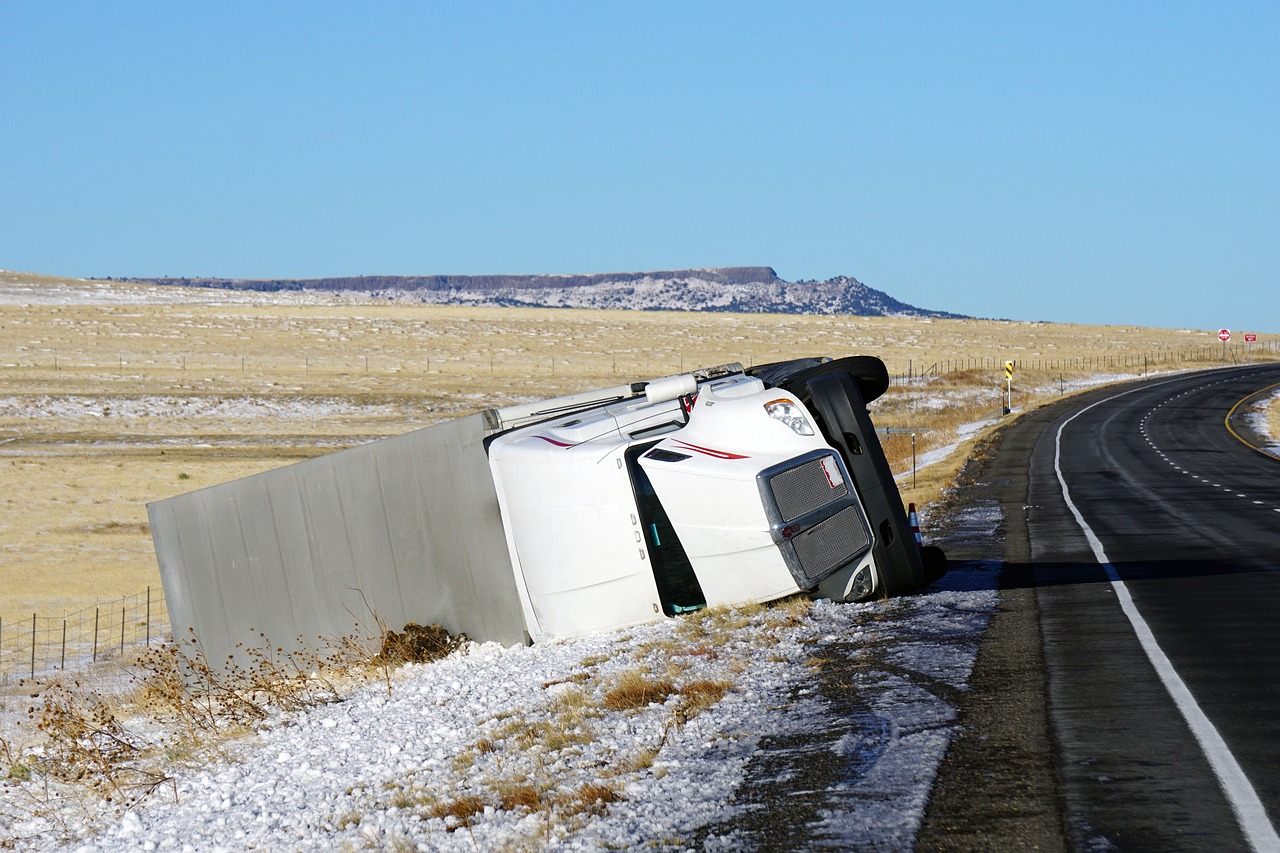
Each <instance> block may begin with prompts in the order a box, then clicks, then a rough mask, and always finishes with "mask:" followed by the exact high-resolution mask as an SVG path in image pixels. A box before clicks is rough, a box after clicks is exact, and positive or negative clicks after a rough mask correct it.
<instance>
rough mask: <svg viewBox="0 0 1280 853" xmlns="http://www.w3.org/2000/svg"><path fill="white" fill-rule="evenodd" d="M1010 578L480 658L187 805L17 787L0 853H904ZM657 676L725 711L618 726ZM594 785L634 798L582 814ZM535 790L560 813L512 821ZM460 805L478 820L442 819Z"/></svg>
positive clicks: (253, 746)
mask: <svg viewBox="0 0 1280 853" xmlns="http://www.w3.org/2000/svg"><path fill="white" fill-rule="evenodd" d="M992 512H995V513H997V514H998V509H993V508H974V509H973V510H971V513H976V514H977V515H976V516H975V518H974V519H973V523H972V524H971V525H970V526H971V527H972V529H974V530H984V531H989V530H990V529H991V526H992V524H993V523H994V522H993V521H992V520H991V519H990V518H988V517H987V516H988V515H989V514H990V513H992ZM977 516H982V517H977ZM944 544H945V543H944ZM993 572H994V569H993V568H992V567H989V566H980V565H961V566H960V567H958V568H957V569H956V570H954V571H953V572H952V573H951V574H949V575H948V576H947V577H946V578H944V580H943V581H942V582H941V583H940V584H938V585H937V586H935V587H933V588H931V589H930V590H929V591H927V592H925V593H924V594H921V595H918V596H912V597H906V598H898V599H892V600H889V601H883V602H875V603H871V604H862V605H848V604H832V603H829V602H818V603H816V604H814V605H813V606H812V607H811V608H810V609H809V610H808V612H807V613H805V612H803V611H801V612H800V613H799V615H797V614H796V611H795V610H794V609H786V608H768V609H763V610H755V611H745V612H743V613H742V614H741V620H742V621H743V622H746V624H744V625H741V626H730V627H728V628H726V629H724V630H723V631H721V632H717V631H710V630H704V629H702V628H699V627H698V626H699V625H700V624H701V625H708V624H715V618H717V617H713V616H709V615H704V616H699V617H697V620H703V621H701V622H699V621H696V620H693V621H691V620H688V619H684V620H670V621H664V622H662V623H658V624H654V625H647V626H642V627H639V628H634V629H630V630H626V631H622V632H618V633H613V634H608V635H604V636H594V637H584V638H579V639H574V640H568V641H560V642H553V643H548V644H544V645H537V646H531V647H523V646H518V647H512V648H503V647H501V646H499V645H497V644H493V643H486V644H483V645H478V644H470V645H468V646H466V647H465V648H464V649H463V650H462V651H460V652H458V653H455V654H454V655H452V656H451V657H449V658H447V659H445V660H443V661H440V662H437V663H433V664H419V665H408V666H405V667H403V668H401V669H400V670H398V671H397V672H395V674H394V677H393V679H392V684H391V687H390V689H389V690H388V687H387V685H386V683H385V682H375V683H370V684H368V685H366V686H364V687H363V688H360V689H358V690H356V691H354V692H353V693H351V694H350V695H349V696H348V697H347V698H345V699H344V701H340V702H337V703H334V704H330V705H323V706H320V707H316V708H314V709H311V710H309V711H307V712H303V713H297V714H293V715H289V714H276V715H275V716H273V717H272V719H271V720H270V722H269V723H268V724H267V725H264V726H262V727H260V729H259V730H258V731H257V732H255V733H253V734H251V735H248V736H246V737H244V738H242V739H241V740H240V741H238V742H235V743H234V744H233V745H232V746H231V747H230V748H229V750H228V751H227V752H228V754H227V755H225V756H224V757H223V758H221V759H218V760H216V761H215V762H214V763H212V764H209V765H206V766H186V765H184V764H182V763H181V762H180V761H179V762H174V763H173V764H171V765H169V766H167V767H166V768H165V771H166V772H167V773H169V774H171V775H173V776H174V777H175V781H174V783H173V787H172V788H170V786H168V785H166V786H163V787H161V788H160V789H159V790H157V791H156V792H155V793H154V794H152V795H151V796H150V797H149V798H147V799H145V800H143V801H142V802H141V803H140V804H138V805H136V806H135V807H133V808H130V809H128V810H125V811H119V810H115V811H113V810H112V809H111V808H110V807H107V806H103V805H101V804H97V805H87V804H86V802H85V800H84V796H85V795H84V794H83V793H82V794H80V795H79V796H73V795H71V794H70V793H69V792H68V791H67V790H66V789H65V788H60V787H58V786H56V785H55V786H53V787H50V788H47V789H46V788H44V787H42V786H43V785H44V782H43V780H40V779H39V778H38V777H33V778H32V779H31V780H28V781H25V782H23V781H19V780H17V779H15V778H10V779H8V780H7V781H4V782H0V784H2V785H7V787H4V788H0V847H3V846H4V844H5V841H9V842H10V843H12V844H14V845H16V846H17V847H19V848H21V849H28V850H35V851H49V850H81V851H119V850H199V851H223V850H225V851H231V850H247V849H269V850H300V851H305V850H344V849H346V850H363V849H378V850H382V849H404V850H415V849H416V850H444V851H448V850H460V851H461V850H466V851H473V850H476V849H481V850H495V849H530V848H531V849H549V850H603V849H633V848H636V847H640V846H645V847H646V848H647V849H655V850H684V849H686V848H689V847H699V848H701V849H707V850H717V849H724V850H739V849H758V848H759V846H760V845H761V844H763V843H765V838H766V837H767V836H766V835H765V834H762V833H760V832H758V831H757V828H758V827H761V826H766V825H767V826H770V827H775V828H776V826H777V824H778V823H779V822H782V823H783V824H785V825H792V826H794V831H792V832H790V840H789V841H788V845H789V849H806V848H808V849H820V848H822V849H829V848H830V847H831V846H832V845H835V846H837V847H839V848H841V849H874V850H908V849H910V848H911V846H912V840H913V839H914V836H915V833H916V830H917V829H918V827H919V824H920V820H921V817H922V814H923V809H924V805H925V802H926V801H927V798H928V793H929V790H930V788H931V786H932V782H933V778H934V775H935V773H936V770H937V767H938V764H939V763H940V761H941V759H942V756H943V754H944V752H945V750H946V747H947V744H948V742H949V740H950V737H951V733H952V731H953V729H954V726H955V724H956V722H955V721H956V711H955V708H954V706H953V705H952V704H951V702H950V701H948V697H951V696H953V695H954V693H955V691H957V690H961V691H962V690H963V689H964V685H965V682H966V681H967V679H968V676H969V672H970V670H971V668H972V665H973V659H974V656H975V655H976V650H977V644H978V638H979V637H980V635H981V632H982V631H983V629H984V628H985V625H986V622H987V620H988V618H989V615H990V613H991V611H992V609H993V607H994V606H995V599H996V593H995V586H996V584H995V580H994V576H993ZM718 618H719V619H721V620H722V621H723V620H726V619H729V618H730V617H729V616H725V615H723V614H722V615H720V616H719V617H718ZM641 671H647V672H648V673H650V675H651V677H658V676H660V675H662V674H663V673H667V672H674V673H675V674H674V675H673V676H670V677H672V678H673V681H674V686H675V687H676V688H677V689H678V688H681V687H685V686H689V685H696V684H698V683H707V682H711V683H716V682H722V683H724V684H726V685H727V686H728V692H727V693H725V695H724V696H723V698H722V699H720V700H719V701H718V702H716V703H714V704H713V705H712V706H711V707H710V708H709V710H706V711H703V712H702V713H700V714H699V713H693V712H690V711H689V706H688V704H687V701H686V700H685V699H682V698H681V696H680V695H679V694H672V695H671V696H669V697H667V698H666V699H665V701H662V702H661V703H659V704H652V705H649V706H646V707H644V708H639V709H633V710H620V711H610V710H606V708H605V703H604V697H605V695H606V694H607V692H608V691H609V690H610V689H611V688H612V687H614V686H616V685H618V684H619V683H620V682H621V681H622V680H623V679H624V678H625V677H626V676H627V674H628V673H636V672H641ZM819 766H821V767H827V768H828V772H826V775H825V776H821V777H820V778H817V779H816V780H815V778H814V777H813V769H814V768H815V767H819ZM594 783H603V784H605V785H607V786H610V787H611V788H613V789H615V790H616V791H617V792H618V794H619V795H620V796H619V798H618V800H617V801H616V802H612V803H604V802H597V803H594V804H584V803H582V802H581V799H582V797H583V792H584V791H587V792H594V791H595V790H596V789H594V788H590V787H588V786H589V785H591V784H594ZM527 785H534V786H537V787H539V788H544V789H545V790H544V792H543V801H542V802H543V803H544V804H546V803H553V805H545V806H544V807H542V808H538V809H533V810H530V809H529V808H522V807H517V806H514V805H511V804H510V803H508V804H507V805H508V807H505V808H504V807H503V804H504V802H503V798H504V796H506V797H508V798H510V796H511V795H512V792H514V791H519V790H521V786H527ZM504 792H505V793H504ZM586 796H591V794H587V795H586ZM468 797H478V798H479V799H478V800H474V801H471V800H467V799H466V798H468ZM575 798H576V799H575ZM450 802H453V803H459V802H474V803H475V804H476V806H475V807H476V808H477V809H478V811H477V812H476V813H475V814H474V815H473V816H472V817H470V818H469V819H467V820H460V819H459V818H457V817H449V816H446V817H440V816H437V815H438V814H439V813H440V812H439V811H433V809H436V808H437V806H438V805H439V804H442V803H450ZM575 803H576V805H575ZM463 824H469V825H463Z"/></svg>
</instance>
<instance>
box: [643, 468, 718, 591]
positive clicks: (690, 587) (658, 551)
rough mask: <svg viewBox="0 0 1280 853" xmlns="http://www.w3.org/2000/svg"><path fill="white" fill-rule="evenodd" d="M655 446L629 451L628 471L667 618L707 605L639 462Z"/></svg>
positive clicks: (695, 577) (700, 587)
mask: <svg viewBox="0 0 1280 853" xmlns="http://www.w3.org/2000/svg"><path fill="white" fill-rule="evenodd" d="M651 447H653V444H644V445H640V446H637V447H633V448H631V449H630V450H628V451H627V470H628V472H629V473H630V474H631V484H632V488H633V490H634V491H635V496H636V508H637V509H638V510H639V511H640V524H641V526H642V527H643V528H644V537H645V545H646V546H647V548H648V551H649V562H650V564H651V565H652V566H653V578H654V580H655V581H656V582H657V584H658V596H659V597H660V598H661V600H662V612H663V613H665V614H667V615H668V616H676V615H679V614H681V613H688V612H690V611H692V610H701V609H702V608H704V607H706V606H707V597H706V596H705V595H703V593H702V586H701V585H700V584H699V583H698V576H697V575H696V574H694V571H693V566H692V565H690V563H689V557H688V556H687V555H686V554H685V552H684V546H683V545H681V544H680V539H679V537H677V536H676V531H675V528H674V527H673V526H672V525H671V519H670V518H668V517H667V511H666V510H665V509H663V507H662V501H660V500H658V494H657V492H655V491H654V489H653V483H651V482H650V481H649V475H648V474H646V473H645V472H644V469H643V468H641V467H640V463H639V462H638V461H637V460H638V459H639V458H640V456H641V455H642V454H643V453H645V452H646V451H647V450H649V448H651Z"/></svg>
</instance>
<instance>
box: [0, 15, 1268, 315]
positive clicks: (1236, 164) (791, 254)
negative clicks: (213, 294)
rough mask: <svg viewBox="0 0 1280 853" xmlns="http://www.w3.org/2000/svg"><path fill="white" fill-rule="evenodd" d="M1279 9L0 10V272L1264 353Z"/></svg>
mask: <svg viewBox="0 0 1280 853" xmlns="http://www.w3.org/2000/svg"><path fill="white" fill-rule="evenodd" d="M1278 119H1280V4H1277V3H1275V2H1270V0H1269V2H1257V3H1253V2H1222V0H1216V1H1215V2H1203V3H1187V2H1164V3H1145V2H1144V3H1128V2H1115V0H1111V2H1072V3H1053V4H1050V3H1038V2H1007V3H993V2H965V3H953V2H888V0H886V2H878V3H864V2H840V3H819V2H787V3H781V2H779V3H768V4H765V3H748V2H725V3H719V2H645V3H632V4H622V3H612V2H598V3H585V2H542V3H537V2H522V3H515V2H512V3H493V2H483V0H481V1H480V2H467V3H457V2H450V3H428V2H403V3H400V2H369V3H354V2H352V3H328V2H307V3H303V2H263V0H255V2H227V0H220V2H217V3H172V2H149V3H138V2H127V0H117V2H110V3H105V2H58V1H57V0H38V2H37V0H4V2H0V166H2V169H0V268H6V269H17V270H23V271H29V272H42V273H50V274H58V275H73V276H223V277H273V278H275V277H288V278H308V277H317V276H331V275H334V276H336V275H360V274H435V273H464V274H465V273H476V274H478V273H538V272H557V273H572V272H608V271H635V270H659V269H673V268H685V267H701V266H727V265H756V264H767V265H770V266H773V267H774V268H775V269H776V270H777V272H778V274H779V275H780V276H782V277H783V278H786V279H789V280H797V279H806V278H819V279H820V278H827V277H830V276H834V275H842V274H843V275H851V276H854V277H856V278H857V279H859V280H860V281H862V282H864V283H866V284H868V285H870V286H872V287H876V288H878V289H881V290H884V291H886V292H888V293H890V294H891V295H893V296H895V297H897V298H899V299H902V300H904V301H907V302H910V303H912V304H915V305H919V306H921V307H927V308H935V309H941V310H948V311H955V312H959V313H964V314H973V315H977V316H985V317H1006V318H1012V319H1020V320H1054V321H1063V322H1087V323H1106V324H1131V325H1148V326H1168V327H1187V328H1205V329H1214V330H1216V329H1218V328H1220V327H1222V326H1228V327H1230V328H1233V329H1237V328H1238V329H1241V330H1245V329H1246V328H1249V329H1251V330H1256V331H1263V332H1267V331H1270V332H1280V309H1278V308H1277V302H1278V300H1277V299H1276V296H1277V294H1278V293H1280V288H1277V277H1278V276H1277V271H1278V270H1280V120H1278Z"/></svg>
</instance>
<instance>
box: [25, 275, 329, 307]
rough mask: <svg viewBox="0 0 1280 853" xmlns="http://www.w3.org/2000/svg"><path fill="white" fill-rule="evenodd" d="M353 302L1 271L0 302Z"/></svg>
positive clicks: (318, 294)
mask: <svg viewBox="0 0 1280 853" xmlns="http://www.w3.org/2000/svg"><path fill="white" fill-rule="evenodd" d="M348 301H351V300H350V299H349V298H347V297H345V296H342V295H340V294H335V293H330V292H322V291H315V290H306V291H267V292H263V291H254V290H221V289H214V288H198V287H157V286H154V285H133V284H126V283H124V282H118V281H94V280H84V281H77V280H72V279H67V280H59V279H46V278H44V277H40V278H37V279H35V280H32V279H31V278H30V277H28V276H26V275H24V274H23V273H13V272H7V271H5V270H0V305H333V304H337V303H342V302H348Z"/></svg>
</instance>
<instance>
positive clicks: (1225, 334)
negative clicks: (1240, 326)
mask: <svg viewBox="0 0 1280 853" xmlns="http://www.w3.org/2000/svg"><path fill="white" fill-rule="evenodd" d="M1218 340H1220V341H1222V342H1223V343H1224V344H1225V343H1226V342H1227V341H1229V340H1231V330H1230V329H1223V330H1222V331H1220V332H1218Z"/></svg>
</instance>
